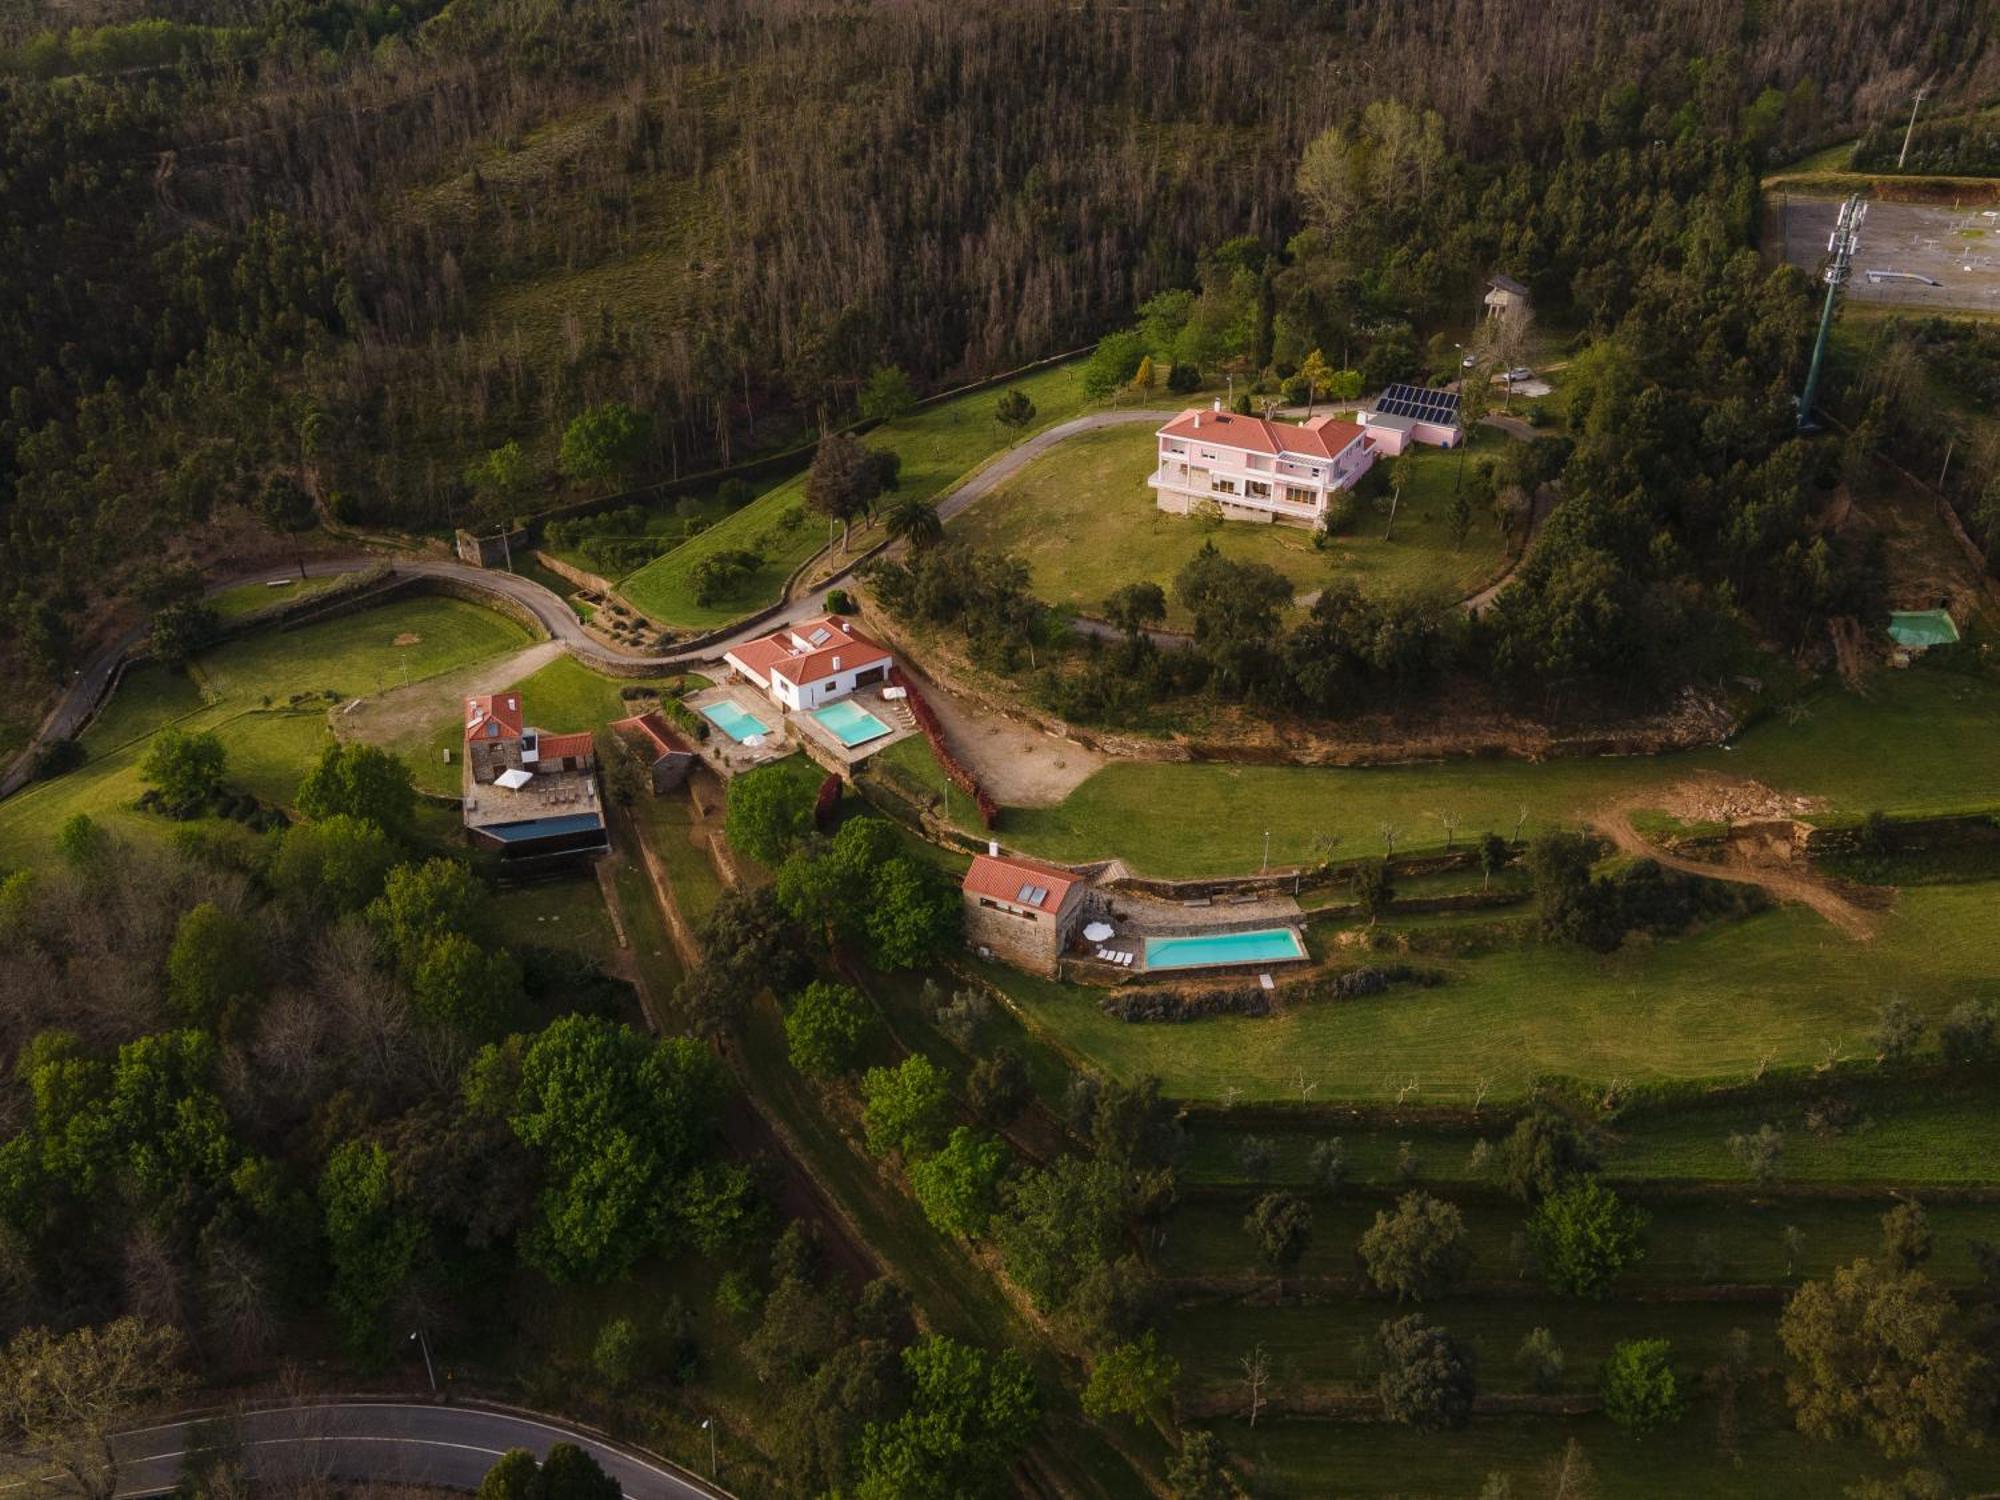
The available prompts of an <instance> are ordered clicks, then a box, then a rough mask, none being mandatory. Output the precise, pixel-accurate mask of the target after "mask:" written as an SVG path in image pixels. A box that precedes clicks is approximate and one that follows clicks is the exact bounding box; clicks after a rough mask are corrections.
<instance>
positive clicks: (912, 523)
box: [882, 500, 944, 552]
mask: <svg viewBox="0 0 2000 1500" xmlns="http://www.w3.org/2000/svg"><path fill="white" fill-rule="evenodd" d="M882 524H883V525H884V526H886V527H887V528H888V529H889V535H890V536H892V537H895V538H896V539H898V540H899V541H905V542H908V543H909V544H910V545H911V546H912V547H915V548H916V549H917V550H918V551H920V552H921V551H922V550H923V549H924V548H926V547H931V546H935V545H936V544H937V543H939V542H941V541H943V540H944V522H943V521H941V520H939V519H938V513H937V507H936V506H934V505H932V504H931V503H930V502H929V501H927V500H898V501H897V502H896V503H895V504H894V505H892V506H890V507H889V513H888V514H887V515H886V516H884V517H883V518H882Z"/></svg>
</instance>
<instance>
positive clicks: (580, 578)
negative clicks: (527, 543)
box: [528, 547, 612, 594]
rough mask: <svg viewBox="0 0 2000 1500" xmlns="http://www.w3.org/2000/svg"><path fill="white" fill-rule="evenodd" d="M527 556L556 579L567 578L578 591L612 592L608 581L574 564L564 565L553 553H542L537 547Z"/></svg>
mask: <svg viewBox="0 0 2000 1500" xmlns="http://www.w3.org/2000/svg"><path fill="white" fill-rule="evenodd" d="M528 555H529V556H530V557H532V558H534V560H535V561H536V562H538V563H540V564H541V565H542V566H543V567H545V568H547V569H548V570H549V571H550V572H551V573H553V574H555V575H556V576H557V577H558V578H567V579H568V580H569V581H570V582H571V583H573V584H575V585H576V586H577V587H578V588H580V589H589V590H591V591H592V592H593V593H598V594H609V593H611V592H612V586H611V580H610V579H608V578H603V577H600V576H599V575H598V574H596V573H592V572H590V571H589V570H588V569H586V568H579V567H578V566H576V564H575V563H566V562H564V561H563V560H562V559H561V558H560V557H557V556H556V555H555V554H554V553H553V552H544V551H542V550H541V549H540V548H539V547H537V548H535V549H533V550H532V551H531V552H530V553H529V554H528Z"/></svg>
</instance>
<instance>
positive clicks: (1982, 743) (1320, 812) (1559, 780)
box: [961, 671, 2000, 876]
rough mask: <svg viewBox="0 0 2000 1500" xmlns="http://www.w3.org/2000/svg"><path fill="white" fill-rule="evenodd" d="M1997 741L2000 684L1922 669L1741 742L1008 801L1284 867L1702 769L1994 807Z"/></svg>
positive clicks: (1103, 829) (1134, 776)
mask: <svg viewBox="0 0 2000 1500" xmlns="http://www.w3.org/2000/svg"><path fill="white" fill-rule="evenodd" d="M1996 743H2000V687H1996V686H1994V685H1991V684H1988V683H1984V682H1981V681H1979V680H1977V679H1973V678H1968V677H1960V676H1954V675H1949V674H1946V673H1942V672H1922V671H1918V672H1910V673H1903V674H1893V675H1891V674H1884V675H1882V676H1879V677H1877V678H1876V679H1874V680H1872V681H1871V682H1870V683H1869V685H1868V694H1867V696H1866V697H1862V696H1859V695H1856V694H1852V693H1847V692H1842V691H1839V690H1837V689H1834V690H1828V691H1826V692H1824V693H1822V694H1821V695H1820V696H1819V697H1818V698H1816V699H1815V700H1814V701H1813V703H1812V705H1811V709H1810V712H1809V714H1808V715H1807V716H1806V717H1804V718H1803V719H1802V720H1801V721H1800V722H1798V723H1796V724H1793V723H1788V722H1785V721H1783V720H1780V719H1771V720H1767V721H1765V722H1763V723H1760V724H1758V725H1756V726H1754V727H1753V728H1751V729H1750V730H1748V731H1746V732H1745V733H1744V734H1743V735H1742V736H1741V737H1740V738H1739V739H1738V741H1737V742H1736V743H1735V745H1734V746H1733V747H1732V748H1731V749H1728V750H1722V749H1710V750H1702V751H1695V752H1689V753H1686V754H1677V755H1664V756H1655V757H1644V758H1641V757H1632V758H1602V759H1567V760H1555V761H1549V762H1545V763H1541V764H1531V763H1529V762H1526V761H1455V762H1448V763H1443V764H1431V765H1406V766H1393V767H1380V768H1365V769H1335V768H1325V767H1299V766H1237V765H1222V764H1215V763H1186V762H1179V763H1175V762H1136V761H1125V762H1119V763H1117V764H1114V765H1111V766H1108V767H1106V768H1105V769H1104V770H1102V771H1099V772H1098V773H1097V774H1096V775H1094V776H1092V777H1091V778H1090V779H1089V780H1088V781H1086V782H1085V783H1084V784H1083V785H1082V786H1081V787H1079V788H1078V789H1077V790H1076V791H1075V792H1074V793H1072V794H1071V795H1070V797H1069V798H1068V799H1067V800H1066V801H1064V802H1062V803H1061V804H1059V805H1057V806H1055V807H1047V808H1009V809H1007V811H1006V814H1005V816H1004V818H1003V821H1002V824H1001V827H1002V829H1003V831H1004V835H1005V837H1006V840H1007V842H1008V843H1009V844H1010V845H1013V846H1015V847H1018V848H1021V849H1024V850H1027V851H1029V852H1031V853H1035V854H1040V855H1045V856H1047V857H1050V858H1053V859H1060V860H1092V859H1103V858H1107V857H1110V856H1114V855H1115V856H1117V857H1119V858H1122V859H1124V860H1125V861H1126V862H1127V864H1129V865H1130V866H1132V868H1134V869H1135V870H1139V871H1143V872H1144V873H1146V874H1150V875H1166V876H1194V875H1215V874H1227V873H1230V872H1235V871H1243V870H1252V869H1255V868H1257V865H1258V862H1259V859H1260V858H1261V853H1262V835H1263V831H1264V830H1265V829H1267V828H1268V829H1270V830H1271V861H1272V863H1273V864H1274V865H1277V866H1284V865H1289V864H1304V863H1308V862H1310V861H1311V860H1313V859H1314V858H1315V857H1316V856H1315V855H1314V853H1313V848H1312V838H1313V835H1314V834H1315V833H1317V832H1322V831H1324V832H1328V833H1334V834H1338V835H1339V836H1340V838H1341V845H1340V852H1341V854H1342V855H1343V856H1347V857H1352V856H1355V855H1360V854H1363V853H1366V852H1368V851H1369V850H1371V849H1379V848H1380V847H1381V835H1380V831H1379V830H1380V827H1381V825H1382V824H1383V823H1385V822H1386V823H1390V824H1393V825H1395V826H1396V827H1398V828H1400V829H1401V835H1400V837H1399V838H1398V840H1397V845H1396V847H1397V848H1398V849H1399V850H1417V849H1423V848H1430V847H1442V845H1443V843H1444V831H1443V827H1442V825H1441V824H1440V823H1439V822H1438V821H1437V819H1436V817H1435V814H1436V813H1437V811H1438V810H1440V809H1451V810H1455V811H1456V812H1457V813H1458V814H1459V817H1460V820H1461V821H1460V827H1461V830H1463V831H1466V832H1469V833H1477V832H1478V831H1480V830H1484V829H1497V830H1499V831H1502V832H1511V831H1512V829H1513V826H1514V821H1515V818H1516V816H1517V813H1518V810H1519V809H1520V808H1522V807H1526V808H1527V810H1528V821H1527V824H1526V830H1525V831H1526V832H1527V833H1528V834H1529V835H1532V834H1534V833H1535V832H1537V831H1539V830H1542V829H1546V828H1548V827H1550V826H1551V825H1557V824H1563V823H1568V822H1571V821H1573V820H1575V819H1576V818H1577V817H1578V816H1579V815H1580V814H1582V813H1584V812H1585V811H1587V810H1588V809H1590V808H1591V807H1593V806H1595V805H1598V804H1601V803H1603V802H1605V801H1607V800H1609V799H1611V798H1614V797H1623V796H1628V795H1635V794H1639V793H1643V792H1644V791H1646V789H1648V788H1649V787H1662V786H1667V785H1671V784H1673V783H1674V782H1677V781H1680V780H1683V779H1685V778H1687V777H1689V776H1692V775H1695V774H1697V773H1703V772H1710V773H1719V774H1722V775H1726V776H1734V777H1745V776H1747V777H1755V778H1756V779H1758V780H1760V781H1763V782H1765V783H1766V784H1768V785H1770V786H1773V787H1776V788H1778V789H1779V790H1782V791H1787V792H1796V793H1802V794H1806V795H1811V796H1815V797H1822V798H1826V799H1828V801H1829V803H1830V804H1831V806H1830V807H1829V808H1828V809H1827V811H1828V813H1829V814H1832V815H1845V816H1849V817H1854V816H1859V815H1860V814H1862V813H1865V812H1867V811H1869V810H1870V809H1873V808H1883V809H1885V810H1888V811H1891V812H1898V813H1906V814H1917V813H1929V812H1945V811H1954V810H1974V809H1986V808H1990V807H1992V806H1994V805H1995V804H1996V803H2000V756H1996V755H1994V753H1993V746H1994V745H1995V744H1996ZM1168 808H1170V809H1172V813H1171V815H1163V814H1162V809H1168ZM963 816H964V813H963V811H961V818H963Z"/></svg>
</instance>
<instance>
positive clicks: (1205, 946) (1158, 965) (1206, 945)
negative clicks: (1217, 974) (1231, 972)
mask: <svg viewBox="0 0 2000 1500" xmlns="http://www.w3.org/2000/svg"><path fill="white" fill-rule="evenodd" d="M1305 956H1306V949H1305V944H1303V943H1301V942H1300V941H1299V935H1298V934H1297V933H1296V932H1294V931H1292V929H1291V928H1289V927H1266V928H1261V929H1259V930H1258V931H1256V932H1217V933H1211V934H1209V935H1207V936H1205V937H1170V938H1153V937H1149V938H1147V939H1146V967H1147V969H1148V970H1152V969H1206V968H1210V967H1213V966H1215V965H1219V964H1268V963H1282V962H1284V961H1285V960H1286V959H1295V958H1304V957H1305Z"/></svg>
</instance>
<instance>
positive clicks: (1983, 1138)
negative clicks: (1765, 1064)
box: [1187, 1082, 2000, 1187]
mask: <svg viewBox="0 0 2000 1500" xmlns="http://www.w3.org/2000/svg"><path fill="white" fill-rule="evenodd" d="M1840 1093H1841V1095H1842V1097H1843V1098H1845V1099H1846V1100H1847V1101H1848V1102H1849V1103H1850V1104H1851V1105H1852V1106H1853V1109H1854V1118H1853V1120H1852V1121H1851V1122H1850V1123H1848V1124H1847V1125H1846V1126H1844V1127H1843V1128H1842V1129H1841V1130H1839V1131H1838V1132H1830V1131H1829V1132H1815V1131H1813V1130H1810V1129H1808V1128H1807V1127H1806V1125H1805V1104H1804V1103H1803V1102H1802V1101H1798V1100H1794V1101H1791V1102H1789V1103H1786V1102H1766V1103H1762V1104H1755V1105H1744V1104H1732V1105H1727V1106H1708V1107H1687V1106H1683V1107H1681V1108H1678V1109H1675V1110H1673V1111H1672V1112H1670V1113H1662V1114H1657V1115H1654V1114H1648V1115H1643V1116H1641V1117H1639V1118H1638V1119H1636V1120H1632V1121H1629V1122H1625V1123H1621V1124H1620V1125H1619V1126H1618V1127H1617V1128H1615V1129H1614V1130H1613V1131H1611V1132H1610V1133H1609V1134H1608V1135H1607V1136H1606V1138H1605V1139H1604V1140H1603V1142H1602V1143H1601V1147H1600V1153H1599V1154H1600V1158H1601V1160H1602V1162H1603V1168H1604V1174H1605V1176H1606V1177H1608V1178H1610V1179H1612V1180H1613V1181H1617V1182H1634V1183H1645V1182H1655V1181H1658V1182H1675V1181H1702V1182H1741V1181H1743V1168H1742V1166H1741V1164H1740V1163H1739V1162H1738V1161H1737V1160H1736V1159H1735V1158H1734V1157H1733V1156H1731V1155H1730V1154H1729V1148H1728V1144H1727V1143H1728V1139H1729V1137H1730V1136H1731V1135H1732V1134H1735V1133H1736V1132H1739V1131H1746V1130H1751V1131H1754V1130H1755V1129H1756V1128H1757V1127H1758V1126H1759V1125H1761V1124H1764V1123H1765V1122H1767V1121H1768V1122H1770V1123H1772V1124H1775V1125H1777V1126H1779V1127H1780V1128H1781V1129H1783V1130H1784V1131H1785V1162H1784V1180H1785V1181H1786V1182H1788V1183H1794V1184H1799V1185H1802V1186H1807V1185H1815V1184H1829V1183H1843V1184H1850V1185H1854V1184H1867V1183H1879V1184H1885V1185H1888V1184H1894V1185H1900V1186H1905V1187H1909V1186H1930V1185H1936V1186H1959V1185H1963V1184H1967V1183H1981V1182H1988V1181H1991V1180H1992V1177H1993V1163H1994V1162H1995V1161H2000V1098H1996V1097H1995V1095H1994V1094H1993V1093H1992V1092H1991V1090H1989V1089H1986V1088H1982V1087H1978V1086H1973V1085H1963V1084H1961V1085H1952V1086H1946V1085H1940V1084H1937V1083H1933V1082H1926V1083H1924V1084H1921V1085H1909V1084H1890V1083H1884V1084H1882V1085H1879V1086H1857V1085H1853V1084H1850V1085H1848V1086H1846V1087H1844V1088H1843V1089H1841V1090H1840ZM1508 1128H1509V1125H1508V1122H1507V1121H1505V1120H1502V1119H1500V1118H1498V1117H1496V1118H1495V1119H1494V1121H1493V1123H1492V1124H1491V1125H1490V1126H1489V1127H1488V1128H1487V1129H1485V1130H1484V1131H1476V1130H1465V1129H1449V1130H1444V1129H1435V1128H1426V1127H1423V1126H1417V1125H1408V1126H1403V1127H1401V1128H1398V1127H1395V1126H1380V1127H1374V1126H1363V1125H1357V1124H1355V1123H1354V1122H1353V1121H1351V1120H1333V1119H1325V1120H1320V1121H1309V1120H1292V1119H1284V1120H1262V1121H1260V1120H1256V1119H1253V1118H1251V1117H1249V1116H1247V1115H1227V1114H1225V1115H1222V1116H1219V1117H1205V1118H1202V1119H1200V1120H1197V1121H1196V1123H1195V1124H1194V1125H1193V1126H1192V1127H1191V1130H1190V1136H1189V1152H1188V1162H1187V1171H1188V1174H1189V1177H1190V1179H1191V1180H1192V1181H1195V1182H1199V1183H1236V1182H1241V1181H1242V1179H1243V1168H1242V1160H1241V1150H1242V1142H1243V1138H1244V1137H1245V1136H1250V1135H1254V1136H1258V1137H1261V1138H1262V1139H1264V1140H1267V1141H1269V1142H1270V1143H1271V1145H1272V1147H1273V1162H1272V1166H1271V1170H1270V1175H1269V1178H1268V1180H1269V1181H1271V1182H1273V1183H1278V1184H1286V1185H1291V1186H1301V1185H1303V1184H1304V1183H1305V1182H1306V1181H1307V1169H1306V1159H1307V1155H1308V1153H1309V1152H1310V1151H1311V1150H1312V1148H1313V1146H1314V1145H1315V1144H1316V1143H1317V1142H1319V1141H1320V1140H1322V1139H1324V1138H1326V1137H1329V1136H1338V1137H1339V1138H1340V1141H1341V1146H1342V1149H1343V1151H1344V1153H1345V1155H1346V1159H1347V1172H1348V1180H1349V1181H1351V1182H1355V1183H1363V1184H1373V1185H1377V1186H1381V1185H1385V1184H1388V1183H1391V1182H1393V1181H1394V1180H1395V1163H1396V1158H1397V1156H1398V1153H1399V1147H1400V1143H1401V1142H1403V1141H1406V1140H1407V1141H1409V1142H1410V1143H1411V1145H1412V1147H1413V1149H1414V1150H1415V1151H1416V1153H1417V1156H1418V1159H1419V1160H1420V1161H1421V1162H1422V1164H1423V1167H1422V1170H1423V1176H1424V1179H1425V1180H1426V1181H1430V1182H1444V1183H1464V1182H1471V1181H1474V1180H1475V1179H1474V1177H1473V1174H1472V1171H1471V1167H1470V1162H1469V1158H1470V1154H1471V1151H1472V1147H1473V1143H1474V1142H1475V1141H1476V1140H1478V1139H1479V1138H1480V1137H1481V1136H1482V1135H1483V1136H1485V1137H1486V1138H1487V1139H1488V1140H1489V1141H1491V1140H1497V1139H1498V1137H1499V1136H1501V1135H1503V1134H1504V1133H1505V1132H1506V1130H1507V1129H1508ZM1478 1180H1481V1181H1489V1182H1490V1180H1491V1178H1490V1176H1489V1177H1486V1178H1481V1179H1478Z"/></svg>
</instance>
